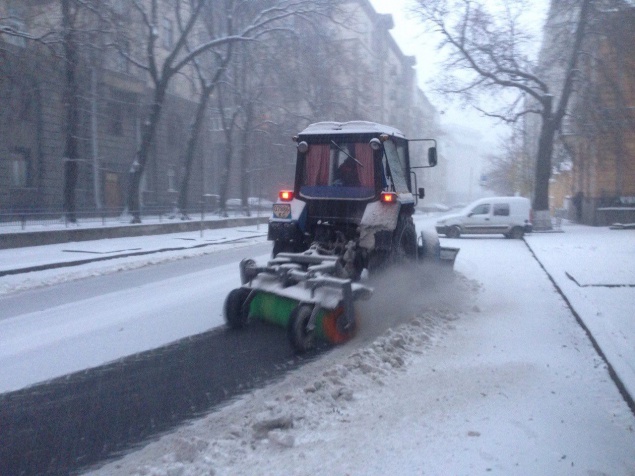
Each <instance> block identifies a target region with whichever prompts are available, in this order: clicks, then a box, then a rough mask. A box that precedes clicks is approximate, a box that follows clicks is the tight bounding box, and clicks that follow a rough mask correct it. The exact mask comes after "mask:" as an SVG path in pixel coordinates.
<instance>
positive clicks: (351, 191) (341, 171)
mask: <svg viewBox="0 0 635 476" xmlns="http://www.w3.org/2000/svg"><path fill="white" fill-rule="evenodd" d="M301 167H302V170H301V172H302V176H301V179H300V185H301V186H300V194H301V195H303V196H305V197H327V196H328V197H338V198H371V197H373V196H374V194H375V174H374V163H373V150H372V149H371V148H370V146H369V145H368V142H343V141H341V142H337V141H335V140H332V141H330V142H329V143H323V144H311V145H309V150H308V151H307V153H306V156H305V160H304V163H303V165H302V166H301Z"/></svg>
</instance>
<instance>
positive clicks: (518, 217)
mask: <svg viewBox="0 0 635 476" xmlns="http://www.w3.org/2000/svg"><path fill="white" fill-rule="evenodd" d="M436 229H437V233H439V234H441V235H445V236H447V237H448V238H459V237H460V236H461V235H462V234H502V235H505V237H506V238H517V239H520V238H522V237H523V236H524V234H525V233H529V232H531V231H532V229H533V224H532V210H531V203H530V201H529V199H527V198H523V197H489V198H481V199H479V200H476V201H475V202H473V203H470V204H469V205H468V206H467V207H465V208H464V209H463V210H461V211H460V212H459V213H455V214H451V215H445V216H443V217H442V218H441V219H439V220H438V221H437V224H436Z"/></svg>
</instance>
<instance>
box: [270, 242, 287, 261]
mask: <svg viewBox="0 0 635 476" xmlns="http://www.w3.org/2000/svg"><path fill="white" fill-rule="evenodd" d="M290 251H291V245H290V244H289V243H287V242H285V241H279V240H276V241H274V242H273V250H272V251H271V257H272V258H275V257H276V256H278V253H288V252H290Z"/></svg>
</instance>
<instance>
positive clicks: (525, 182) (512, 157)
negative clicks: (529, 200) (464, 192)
mask: <svg viewBox="0 0 635 476" xmlns="http://www.w3.org/2000/svg"><path fill="white" fill-rule="evenodd" d="M523 134H524V129H523V128H522V127H515V128H514V130H513V132H512V136H511V137H510V138H505V139H501V141H500V147H499V151H500V152H499V153H498V154H492V155H490V156H489V157H488V158H487V159H488V161H489V168H488V170H487V172H486V176H487V181H486V183H484V184H483V186H485V187H486V188H488V189H490V190H492V191H494V192H496V193H497V194H499V195H509V196H513V195H520V196H528V195H529V194H531V191H532V189H533V187H534V176H533V174H532V173H531V169H532V168H533V167H534V162H533V161H532V160H531V158H530V157H529V156H528V154H527V150H526V149H525V147H524V142H525V141H524V138H523Z"/></svg>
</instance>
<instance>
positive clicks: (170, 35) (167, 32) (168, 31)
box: [163, 18, 174, 49]
mask: <svg viewBox="0 0 635 476" xmlns="http://www.w3.org/2000/svg"><path fill="white" fill-rule="evenodd" d="M173 45H174V28H173V27H172V20H170V19H169V18H164V19H163V47H164V48H167V49H171V48H172V46H173Z"/></svg>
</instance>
